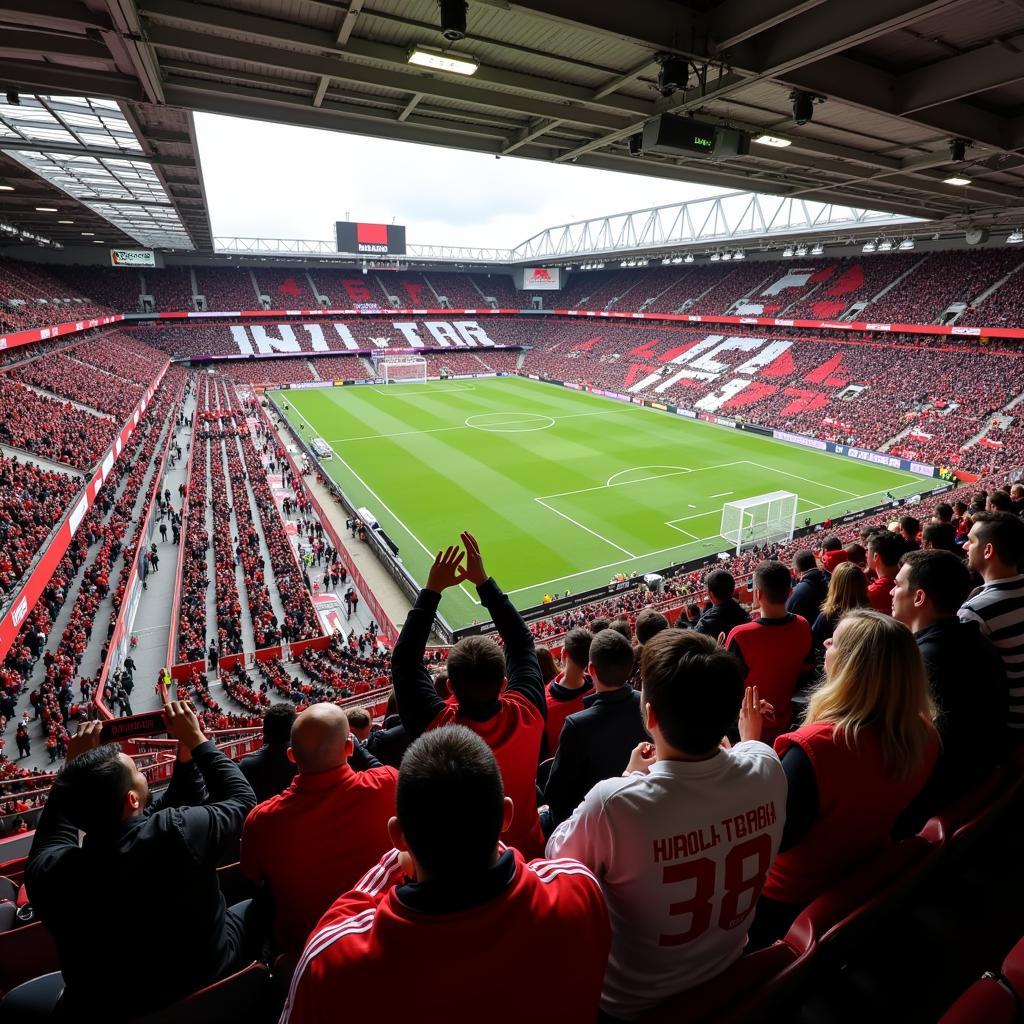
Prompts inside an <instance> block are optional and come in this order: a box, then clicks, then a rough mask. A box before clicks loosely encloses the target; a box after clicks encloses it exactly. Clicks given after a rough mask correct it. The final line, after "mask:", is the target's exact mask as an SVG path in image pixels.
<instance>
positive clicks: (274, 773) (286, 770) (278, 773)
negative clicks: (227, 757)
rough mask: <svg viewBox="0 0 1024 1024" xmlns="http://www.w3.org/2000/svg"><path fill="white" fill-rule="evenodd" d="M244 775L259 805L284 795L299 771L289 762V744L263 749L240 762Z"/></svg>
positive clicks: (239, 765)
mask: <svg viewBox="0 0 1024 1024" xmlns="http://www.w3.org/2000/svg"><path fill="white" fill-rule="evenodd" d="M238 767H239V768H241V769H242V774H243V775H244V776H245V777H246V779H247V780H248V782H249V785H250V786H252V788H253V792H254V793H255V794H256V800H257V802H258V803H263V801H264V800H269V799H270V798H271V797H272V796H277V794H278V793H283V792H284V791H285V790H286V789H287V788H288V787H289V786H290V785H291V784H292V779H294V778H295V773H296V772H297V771H298V769H297V768H296V767H295V765H294V764H293V763H292V762H291V761H289V760H288V744H287V743H283V744H280V745H278V744H275V745H273V746H265V747H261V748H260V749H259V750H257V751H256V753H255V754H248V755H246V756H245V757H243V758H242V760H241V761H239V762H238Z"/></svg>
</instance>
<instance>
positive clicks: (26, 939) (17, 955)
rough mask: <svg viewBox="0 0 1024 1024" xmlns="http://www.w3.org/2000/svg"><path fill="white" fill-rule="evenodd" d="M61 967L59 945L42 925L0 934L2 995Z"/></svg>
mask: <svg viewBox="0 0 1024 1024" xmlns="http://www.w3.org/2000/svg"><path fill="white" fill-rule="evenodd" d="M58 966H59V961H58V959H57V946H56V943H55V942H54V941H53V936H51V935H50V933H49V932H48V931H47V930H46V928H45V927H44V926H43V924H42V923H41V922H36V923H35V924H29V925H25V926H23V927H21V928H12V929H10V930H9V931H6V932H3V931H0V992H9V991H10V990H11V989H12V988H14V987H15V986H16V985H20V984H22V982H25V981H28V980H29V979H31V978H37V977H39V976H40V975H42V974H47V973H49V972H51V971H55V970H57V968H58Z"/></svg>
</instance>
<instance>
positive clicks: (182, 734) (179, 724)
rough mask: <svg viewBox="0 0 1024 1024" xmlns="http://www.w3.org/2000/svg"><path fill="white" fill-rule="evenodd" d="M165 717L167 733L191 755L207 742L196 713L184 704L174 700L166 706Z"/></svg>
mask: <svg viewBox="0 0 1024 1024" xmlns="http://www.w3.org/2000/svg"><path fill="white" fill-rule="evenodd" d="M164 717H165V718H166V719H167V732H168V733H169V734H170V735H171V736H173V737H174V738H175V739H176V740H177V741H178V744H179V747H184V748H185V749H186V750H187V751H188V752H189V753H191V752H192V751H193V750H195V748H196V747H198V746H199V744H200V743H204V742H206V737H205V736H204V735H203V729H202V726H201V725H200V724H199V719H198V718H196V713H195V712H194V711H193V710H192V709H191V708H190V707H189V706H188V705H187V704H186V703H185V702H184V701H180V700H172V701H171V702H170V703H169V704H165V705H164Z"/></svg>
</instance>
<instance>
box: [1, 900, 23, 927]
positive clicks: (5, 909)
mask: <svg viewBox="0 0 1024 1024" xmlns="http://www.w3.org/2000/svg"><path fill="white" fill-rule="evenodd" d="M20 923H21V922H20V921H19V920H18V907H17V904H15V903H12V902H11V901H10V900H0V932H7V931H10V930H11V929H12V928H17V927H18V925H19V924H20Z"/></svg>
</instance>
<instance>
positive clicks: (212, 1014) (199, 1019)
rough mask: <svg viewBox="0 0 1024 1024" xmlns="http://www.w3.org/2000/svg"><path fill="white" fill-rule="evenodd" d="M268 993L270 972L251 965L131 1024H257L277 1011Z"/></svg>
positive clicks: (260, 964)
mask: <svg viewBox="0 0 1024 1024" xmlns="http://www.w3.org/2000/svg"><path fill="white" fill-rule="evenodd" d="M270 992H271V987H270V972H269V971H268V970H267V967H266V965H265V964H262V963H259V962H253V963H251V964H249V966H248V967H245V968H243V969H242V970H240V971H238V972H237V973H236V974H232V975H230V976H228V977H227V978H222V979H221V980H220V981H216V982H214V983H213V984H212V985H207V986H206V988H204V989H200V990H199V991H198V992H194V993H193V994H192V995H190V996H189V997H188V998H187V999H183V1000H182V1001H181V1002H179V1003H175V1004H174V1005H173V1006H168V1007H165V1008H164V1009H162V1010H157V1011H155V1012H154V1013H150V1014H147V1015H146V1016H145V1017H139V1018H137V1019H136V1021H135V1024H222V1022H223V1021H228V1020H237V1021H246V1024H250V1022H251V1024H258V1022H261V1021H269V1020H272V1019H274V1018H275V1017H276V1016H277V1011H278V1010H279V1009H280V1007H278V1006H276V1005H275V1004H274V1003H273V1001H272V1000H270V999H268V996H269V995H270Z"/></svg>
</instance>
